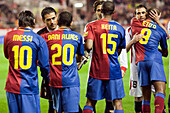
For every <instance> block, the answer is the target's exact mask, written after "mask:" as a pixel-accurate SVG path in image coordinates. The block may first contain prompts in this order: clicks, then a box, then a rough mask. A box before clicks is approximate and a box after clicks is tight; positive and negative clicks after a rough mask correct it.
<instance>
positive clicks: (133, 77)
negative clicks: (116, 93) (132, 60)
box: [129, 64, 142, 97]
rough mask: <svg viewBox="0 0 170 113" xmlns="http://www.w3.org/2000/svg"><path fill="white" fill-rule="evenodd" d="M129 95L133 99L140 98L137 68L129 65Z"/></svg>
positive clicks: (140, 91)
mask: <svg viewBox="0 0 170 113" xmlns="http://www.w3.org/2000/svg"><path fill="white" fill-rule="evenodd" d="M129 95H131V96H134V97H141V96H142V90H141V87H140V85H139V80H138V72H137V66H136V65H135V64H134V65H133V64H130V91H129Z"/></svg>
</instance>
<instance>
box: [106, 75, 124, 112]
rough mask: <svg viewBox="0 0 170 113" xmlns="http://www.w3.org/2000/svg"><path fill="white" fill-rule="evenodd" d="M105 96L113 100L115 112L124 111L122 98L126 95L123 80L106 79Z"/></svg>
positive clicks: (108, 99)
mask: <svg viewBox="0 0 170 113" xmlns="http://www.w3.org/2000/svg"><path fill="white" fill-rule="evenodd" d="M105 87H106V92H105V98H106V100H107V101H111V100H112V102H113V107H114V113H123V112H124V111H123V106H122V98H123V97H124V96H125V92H124V87H123V80H122V78H120V79H115V80H108V81H106V86H105Z"/></svg>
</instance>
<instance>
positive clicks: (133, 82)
mask: <svg viewBox="0 0 170 113" xmlns="http://www.w3.org/2000/svg"><path fill="white" fill-rule="evenodd" d="M125 38H126V45H127V44H128V43H129V42H130V41H131V40H132V31H131V27H128V28H127V29H126V37H125ZM135 58H136V57H135V49H134V45H132V48H131V49H130V92H129V95H132V96H134V97H141V96H142V90H141V87H140V85H139V80H138V72H137V66H136V64H135Z"/></svg>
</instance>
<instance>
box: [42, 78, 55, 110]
mask: <svg viewBox="0 0 170 113" xmlns="http://www.w3.org/2000/svg"><path fill="white" fill-rule="evenodd" d="M40 97H41V98H44V99H48V103H49V108H48V113H54V109H53V100H52V96H51V91H50V87H49V83H48V82H47V81H46V80H45V79H44V78H43V80H42V83H41V92H40Z"/></svg>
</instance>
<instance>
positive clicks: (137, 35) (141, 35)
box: [132, 33, 143, 44]
mask: <svg viewBox="0 0 170 113" xmlns="http://www.w3.org/2000/svg"><path fill="white" fill-rule="evenodd" d="M142 37H143V34H138V33H136V34H135V35H134V36H133V39H132V40H133V43H134V44H135V43H137V42H138V41H140V40H141V39H142Z"/></svg>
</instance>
